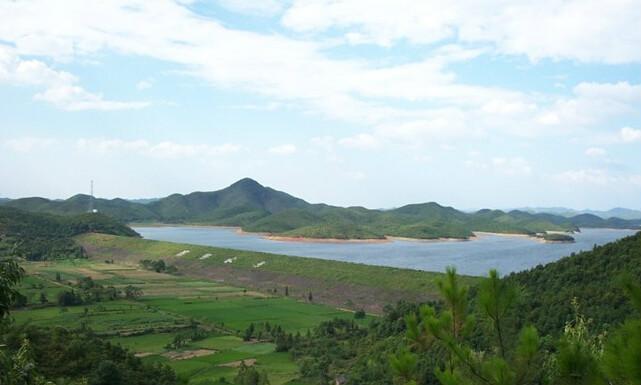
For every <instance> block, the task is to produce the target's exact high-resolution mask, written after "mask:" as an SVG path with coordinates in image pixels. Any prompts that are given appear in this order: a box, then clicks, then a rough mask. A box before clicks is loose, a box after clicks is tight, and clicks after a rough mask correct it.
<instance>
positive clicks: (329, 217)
mask: <svg viewBox="0 0 641 385" xmlns="http://www.w3.org/2000/svg"><path fill="white" fill-rule="evenodd" d="M92 199H93V198H91V197H90V196H88V195H75V196H73V197H71V198H69V199H67V200H48V199H44V198H22V199H15V200H11V201H8V202H5V203H4V206H5V207H14V208H19V209H23V210H29V211H34V212H40V213H50V214H64V215H71V214H80V213H85V212H87V211H88V209H89V208H90V207H93V208H95V209H97V210H98V211H99V212H100V213H103V214H105V215H108V216H111V217H113V218H115V219H117V220H120V221H123V222H149V223H154V222H162V223H191V224H211V225H226V226H240V227H242V228H243V230H245V231H250V232H266V233H272V234H278V235H284V236H293V237H309V238H338V239H350V238H358V239H368V238H372V239H379V238H383V237H385V236H395V237H408V238H420V239H436V238H460V239H466V238H469V237H470V236H472V235H473V231H486V232H498V233H518V234H530V235H534V234H536V233H542V232H546V231H574V230H577V229H578V228H579V227H613V228H634V227H638V226H639V225H641V221H628V220H623V219H618V218H609V219H607V220H606V219H602V218H600V217H597V216H594V215H590V214H582V215H578V216H576V217H571V218H567V217H563V216H558V215H552V214H532V213H528V212H525V211H517V210H514V211H510V212H504V211H501V210H488V209H485V210H480V211H477V212H475V213H464V212H462V211H458V210H456V209H454V208H452V207H445V206H441V205H439V204H438V203H435V202H429V203H420V204H410V205H406V206H403V207H400V208H396V209H393V210H370V209H366V208H364V207H337V206H330V205H326V204H310V203H308V202H306V201H304V200H302V199H299V198H296V197H294V196H291V195H289V194H287V193H284V192H281V191H277V190H274V189H272V188H269V187H265V186H262V185H261V184H259V183H258V182H256V181H254V180H252V179H249V178H245V179H241V180H239V181H238V182H236V183H234V184H232V185H231V186H229V187H227V188H224V189H222V190H218V191H209V192H193V193H190V194H186V195H182V194H173V195H170V196H168V197H165V198H161V199H155V200H152V201H151V202H148V203H139V202H133V201H127V200H124V199H93V201H92Z"/></svg>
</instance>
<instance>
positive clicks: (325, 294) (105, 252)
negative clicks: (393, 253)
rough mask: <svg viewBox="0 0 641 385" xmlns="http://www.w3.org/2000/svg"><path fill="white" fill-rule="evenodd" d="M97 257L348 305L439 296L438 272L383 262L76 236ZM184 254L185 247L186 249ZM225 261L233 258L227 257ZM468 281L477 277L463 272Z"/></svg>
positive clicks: (371, 306) (368, 306)
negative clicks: (163, 265) (153, 262)
mask: <svg viewBox="0 0 641 385" xmlns="http://www.w3.org/2000/svg"><path fill="white" fill-rule="evenodd" d="M76 240H77V242H78V243H79V244H81V245H82V246H83V247H84V248H85V249H86V250H87V253H88V254H89V255H90V258H92V259H94V260H104V259H114V260H116V261H118V262H124V263H133V264H136V263H138V261H140V260H142V259H164V260H166V261H171V263H172V264H175V265H176V266H177V267H178V269H179V270H180V271H181V272H183V273H184V274H187V275H190V276H193V277H202V278H208V279H214V280H219V281H224V282H226V283H228V284H231V285H240V286H245V287H249V288H252V289H254V290H259V291H261V292H265V291H269V292H274V290H275V291H276V293H279V294H283V292H284V290H285V287H287V288H288V290H289V295H290V297H293V298H298V299H304V298H307V297H308V295H309V292H312V294H313V298H314V301H315V302H321V303H326V304H330V305H333V306H336V307H346V308H350V309H359V308H364V309H365V310H367V311H369V312H380V311H381V310H382V308H383V307H384V306H385V305H386V304H390V303H395V302H396V301H398V300H400V299H405V300H411V301H425V300H433V299H436V293H437V290H436V279H437V278H438V277H440V276H441V274H440V273H430V272H425V271H418V270H409V269H398V268H392V267H379V266H370V265H364V264H355V263H348V262H339V261H330V260H322V259H316V258H303V257H292V256H285V255H276V254H268V253H260V252H252V251H240V250H233V249H223V248H216V247H210V246H196V245H188V244H179V243H171V242H161V241H151V240H144V239H138V238H126V237H117V236H111V235H104V234H86V235H82V236H80V237H77V238H76ZM187 250H188V252H187V253H184V255H181V256H177V255H180V254H181V253H183V252H185V251H187ZM225 261H228V262H231V263H225ZM464 280H465V281H466V283H469V284H472V283H474V282H475V281H476V278H473V277H464Z"/></svg>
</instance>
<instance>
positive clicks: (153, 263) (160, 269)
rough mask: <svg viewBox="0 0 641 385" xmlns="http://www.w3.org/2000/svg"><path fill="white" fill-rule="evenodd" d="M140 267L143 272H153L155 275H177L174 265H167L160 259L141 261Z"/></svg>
mask: <svg viewBox="0 0 641 385" xmlns="http://www.w3.org/2000/svg"><path fill="white" fill-rule="evenodd" d="M140 267H142V268H143V269H145V270H150V271H155V272H156V273H166V274H177V273H178V268H176V266H174V265H168V264H167V263H165V261H164V260H162V259H155V260H151V259H143V260H142V261H140Z"/></svg>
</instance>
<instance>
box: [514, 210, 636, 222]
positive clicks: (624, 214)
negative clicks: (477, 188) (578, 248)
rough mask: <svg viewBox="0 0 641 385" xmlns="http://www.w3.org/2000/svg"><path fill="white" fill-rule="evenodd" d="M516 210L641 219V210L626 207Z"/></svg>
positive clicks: (563, 214)
mask: <svg viewBox="0 0 641 385" xmlns="http://www.w3.org/2000/svg"><path fill="white" fill-rule="evenodd" d="M516 210H520V211H525V212H529V213H532V214H539V213H545V214H555V215H560V216H564V217H574V216H577V215H580V214H592V215H596V216H598V217H601V218H603V219H608V218H620V219H628V220H630V219H631V220H634V219H641V210H633V209H627V208H624V207H615V208H613V209H610V210H574V209H569V208H566V207H523V208H518V209H516Z"/></svg>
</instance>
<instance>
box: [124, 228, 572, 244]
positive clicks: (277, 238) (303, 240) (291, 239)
mask: <svg viewBox="0 0 641 385" xmlns="http://www.w3.org/2000/svg"><path fill="white" fill-rule="evenodd" d="M128 226H131V227H192V228H218V229H230V230H234V232H235V233H236V234H239V235H257V236H260V237H261V238H262V239H266V240H269V241H276V242H299V243H336V244H340V243H356V244H358V243H364V244H368V243H390V242H395V241H401V242H425V243H438V242H470V241H476V240H480V239H481V238H482V237H484V236H499V237H513V238H527V239H530V240H532V241H536V242H540V243H572V242H566V241H547V240H545V239H543V238H541V237H537V236H535V235H528V234H519V233H496V232H490V231H473V232H472V235H471V236H469V237H468V238H447V237H439V238H431V239H424V238H410V237H397V236H391V235H386V236H385V238H367V239H358V238H349V239H343V238H309V237H296V236H287V235H277V234H272V233H266V232H248V231H244V230H243V229H242V228H241V227H240V226H225V225H209V224H193V223H192V224H186V223H130V224H128ZM559 233H560V232H559Z"/></svg>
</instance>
